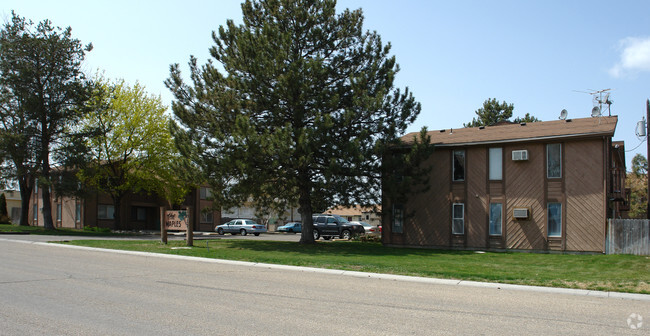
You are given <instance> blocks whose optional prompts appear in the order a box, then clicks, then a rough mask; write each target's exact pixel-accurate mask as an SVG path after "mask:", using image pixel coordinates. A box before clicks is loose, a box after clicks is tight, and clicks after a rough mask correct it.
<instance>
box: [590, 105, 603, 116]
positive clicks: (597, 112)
mask: <svg viewBox="0 0 650 336" xmlns="http://www.w3.org/2000/svg"><path fill="white" fill-rule="evenodd" d="M591 116H592V117H594V118H595V117H600V116H601V114H600V107H599V106H594V108H592V109H591Z"/></svg>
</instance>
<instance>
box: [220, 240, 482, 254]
mask: <svg viewBox="0 0 650 336" xmlns="http://www.w3.org/2000/svg"><path fill="white" fill-rule="evenodd" d="M227 244H228V245H229V248H236V249H237V248H239V249H246V250H250V251H258V252H278V251H281V252H296V253H302V254H307V255H322V254H336V255H338V256H355V257H356V256H399V257H407V256H419V257H420V256H431V255H461V256H462V255H473V254H475V252H473V251H458V250H425V249H414V248H395V247H386V246H383V245H382V244H381V243H375V242H373V243H364V242H357V241H341V242H327V243H324V242H316V243H315V244H311V245H309V244H298V243H295V242H277V241H249V240H235V239H233V240H230V241H228V243H227Z"/></svg>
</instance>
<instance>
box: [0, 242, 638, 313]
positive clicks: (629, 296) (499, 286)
mask: <svg viewBox="0 0 650 336" xmlns="http://www.w3.org/2000/svg"><path fill="white" fill-rule="evenodd" d="M0 241H9V242H16V243H23V244H34V245H41V246H58V247H64V248H71V249H78V250H87V251H99V252H108V253H119V254H128V255H136V256H144V257H154V258H167V259H177V260H188V261H199V262H204V263H212V264H223V265H235V266H247V267H260V268H266V269H277V270H288V271H298V272H310V273H320V274H330V275H341V276H350V277H355V278H371V279H379V280H390V281H405V282H417V283H426V284H434V285H447V286H464V287H480V288H492V289H496V290H517V291H529V292H538V293H549V294H564V295H578V296H592V297H602V298H614V299H623V300H635V301H650V295H647V294H636V293H621V292H604V291H594V290H587V289H572V288H558V287H542V286H526V285H515V284H504V283H493V282H479V281H469V280H453V279H438V278H425V277H417V276H409V275H395V274H383V273H369V272H359V271H346V270H337V269H327V268H316V267H303V266H293V265H278V264H266V263H256V262H250V261H237V260H226V259H211V258H201V257H190V256H181V255H175V254H164V253H153V252H141V251H125V250H113V249H105V248H97V247H87V246H76V245H64V244H57V243H46V242H33V241H24V240H16V239H5V238H0Z"/></svg>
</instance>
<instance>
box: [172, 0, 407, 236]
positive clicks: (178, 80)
mask: <svg viewBox="0 0 650 336" xmlns="http://www.w3.org/2000/svg"><path fill="white" fill-rule="evenodd" d="M335 5H336V1H334V0H326V1H314V0H268V1H250V0H249V1H246V2H245V3H243V4H242V12H243V24H242V25H235V24H234V22H233V21H232V20H229V21H227V23H226V25H225V26H221V27H220V28H219V30H218V32H213V35H212V36H213V40H214V42H215V45H214V46H213V47H212V48H211V49H210V52H211V55H212V57H213V58H214V60H213V61H216V62H212V61H211V62H208V63H207V64H205V65H203V66H199V65H198V64H197V60H196V59H195V58H193V57H192V58H191V59H190V71H191V78H192V85H191V86H190V85H187V84H185V83H184V82H183V79H182V76H181V72H180V68H179V66H178V65H172V66H171V75H170V78H169V79H168V80H167V82H166V83H167V86H168V87H169V88H170V89H171V90H172V91H173V93H174V95H175V98H176V101H175V102H174V103H173V106H172V108H173V111H174V114H175V116H176V118H177V120H178V122H179V125H177V126H176V127H175V133H176V138H177V142H178V147H179V148H180V149H181V151H182V152H183V154H185V155H186V156H188V157H190V158H192V159H193V161H194V162H195V163H196V164H197V165H198V166H199V167H201V169H202V171H203V172H204V173H205V177H206V178H207V179H208V180H209V181H210V183H211V184H212V185H213V188H214V189H215V190H218V191H221V192H218V193H215V196H216V197H217V198H218V200H219V201H220V202H221V204H223V205H224V206H225V207H228V206H231V205H237V204H242V203H243V202H245V201H247V200H249V199H252V200H253V201H254V202H255V203H256V204H257V206H259V207H264V208H283V207H286V206H287V205H288V204H290V203H297V204H298V206H299V212H300V214H301V217H302V221H303V231H302V237H301V243H312V242H314V238H313V226H312V212H313V211H312V210H313V209H314V208H315V207H323V206H324V205H332V204H335V203H336V204H341V205H349V204H354V203H359V204H362V205H365V204H377V203H378V202H379V198H380V190H381V175H382V156H383V154H384V153H386V151H387V149H388V148H390V147H391V146H394V145H396V144H397V143H398V138H399V135H401V134H403V133H404V132H405V130H406V128H407V126H408V125H409V124H411V123H412V122H413V121H414V120H415V118H416V117H417V115H418V114H419V112H420V104H419V103H418V102H416V101H415V99H414V98H413V96H412V94H411V93H410V92H409V91H408V89H405V90H404V91H401V90H399V89H396V88H395V87H394V79H395V75H396V73H397V72H398V70H399V67H398V65H397V63H396V60H395V57H394V56H390V55H389V52H390V44H386V45H384V44H383V43H382V41H381V38H380V37H379V35H378V34H377V33H376V32H364V31H363V14H362V11H361V10H360V9H359V10H354V11H350V10H344V11H343V12H342V13H340V14H336V8H335ZM215 63H218V65H217V64H215ZM220 69H223V70H220Z"/></svg>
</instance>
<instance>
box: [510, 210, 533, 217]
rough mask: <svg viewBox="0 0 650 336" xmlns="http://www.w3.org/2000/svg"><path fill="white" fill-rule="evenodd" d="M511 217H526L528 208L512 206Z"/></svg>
mask: <svg viewBox="0 0 650 336" xmlns="http://www.w3.org/2000/svg"><path fill="white" fill-rule="evenodd" d="M512 217H514V218H515V219H528V217H529V211H528V208H514V209H513V210H512Z"/></svg>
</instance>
